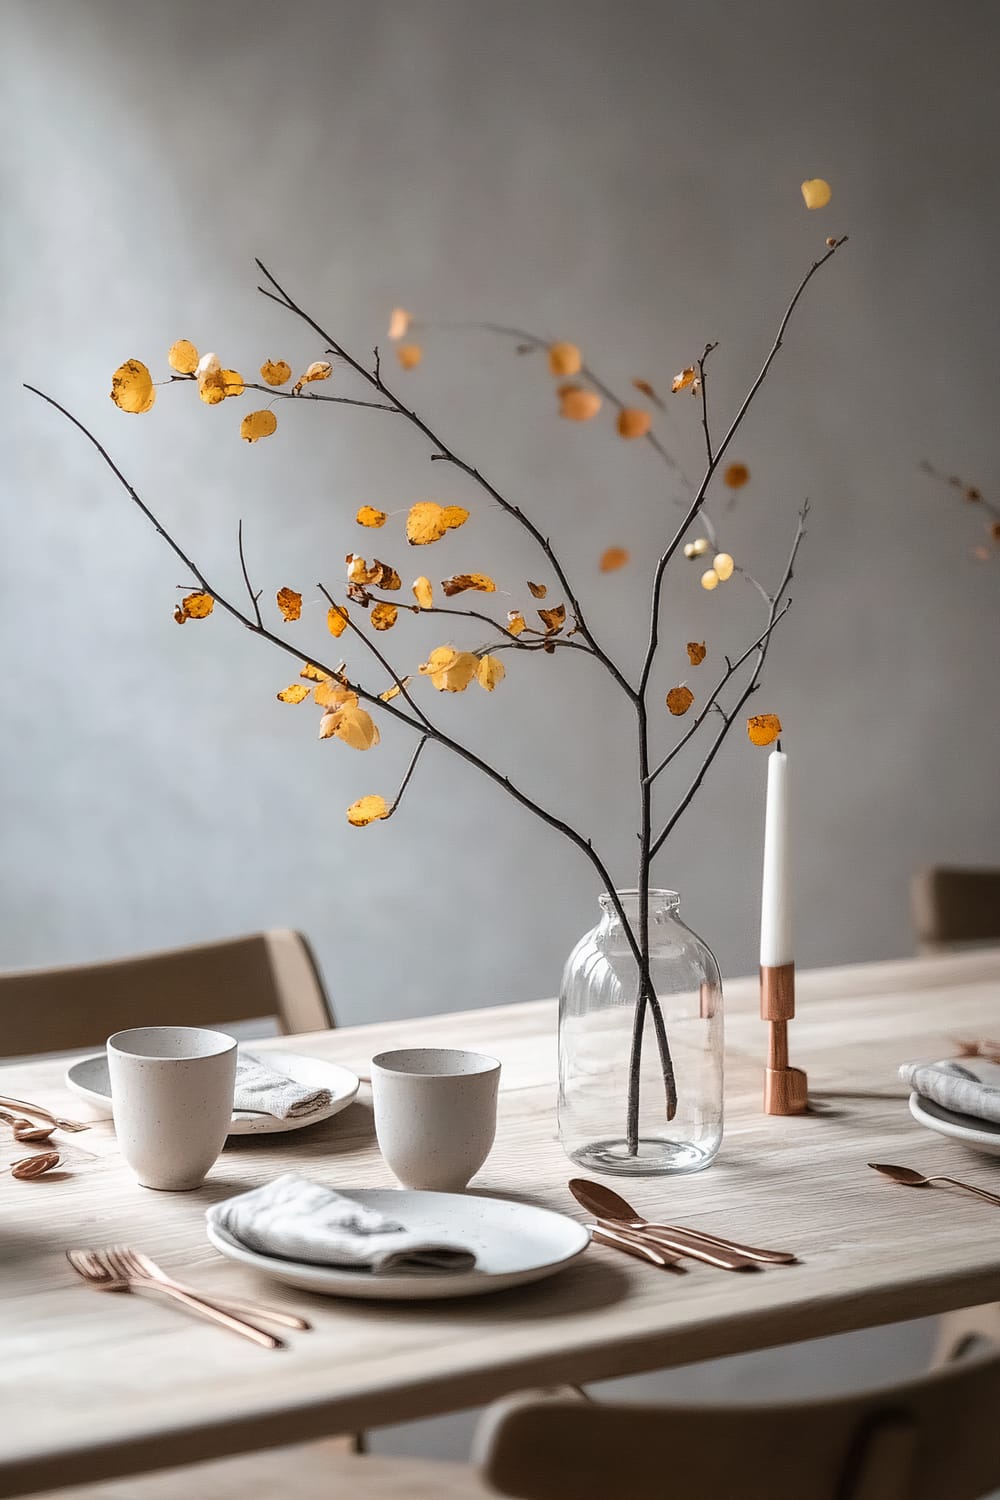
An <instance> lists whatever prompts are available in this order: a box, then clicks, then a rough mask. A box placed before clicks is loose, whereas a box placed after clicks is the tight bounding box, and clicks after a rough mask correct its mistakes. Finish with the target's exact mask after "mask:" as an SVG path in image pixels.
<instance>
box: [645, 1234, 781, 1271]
mask: <svg viewBox="0 0 1000 1500" xmlns="http://www.w3.org/2000/svg"><path fill="white" fill-rule="evenodd" d="M633 1232H634V1233H637V1234H638V1233H640V1232H641V1234H642V1236H643V1238H644V1239H648V1240H651V1241H652V1242H653V1244H654V1245H663V1246H664V1247H665V1248H666V1249H668V1250H673V1251H675V1252H676V1253H677V1254H678V1255H686V1256H689V1257H690V1258H691V1259H692V1260H702V1261H704V1262H705V1264H706V1265H709V1266H717V1267H718V1269H719V1270H720V1271H759V1270H760V1266H759V1265H758V1264H757V1262H756V1261H754V1260H749V1259H748V1258H747V1257H746V1256H745V1255H737V1254H736V1253H735V1252H734V1251H732V1250H723V1249H722V1247H721V1245H710V1244H708V1243H707V1242H706V1241H705V1240H698V1239H695V1237H694V1236H693V1235H687V1234H679V1233H678V1232H677V1231H676V1230H671V1231H665V1230H663V1229H660V1228H659V1227H658V1226H654V1225H651V1224H646V1225H644V1226H643V1228H642V1230H641V1231H639V1230H635V1231H633Z"/></svg>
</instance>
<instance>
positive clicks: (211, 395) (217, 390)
mask: <svg viewBox="0 0 1000 1500" xmlns="http://www.w3.org/2000/svg"><path fill="white" fill-rule="evenodd" d="M194 373H195V375H196V376H197V377H198V395H199V396H200V397H201V399H202V400H203V401H204V403H205V405H206V406H218V404H219V402H220V401H225V399H226V381H225V377H224V376H223V373H222V365H221V364H220V363H219V356H218V355H217V354H212V353H208V354H203V355H202V356H201V359H200V360H199V361H198V364H197V367H196V369H195V372H194Z"/></svg>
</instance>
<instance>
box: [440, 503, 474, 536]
mask: <svg viewBox="0 0 1000 1500" xmlns="http://www.w3.org/2000/svg"><path fill="white" fill-rule="evenodd" d="M468 519H469V512H468V511H467V510H465V509H464V507H463V506H461V505H446V506H445V508H444V510H443V511H442V512H441V521H442V524H443V525H445V526H446V527H447V528H448V530H449V531H454V530H455V528H456V526H464V524H465V522H466V521H467V520H468Z"/></svg>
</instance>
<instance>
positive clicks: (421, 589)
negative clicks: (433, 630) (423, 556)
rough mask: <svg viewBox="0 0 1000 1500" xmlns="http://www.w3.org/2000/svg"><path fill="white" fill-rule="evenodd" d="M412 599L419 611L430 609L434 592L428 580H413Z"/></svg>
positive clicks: (421, 578) (422, 578)
mask: <svg viewBox="0 0 1000 1500" xmlns="http://www.w3.org/2000/svg"><path fill="white" fill-rule="evenodd" d="M413 597H414V599H416V601H417V603H418V604H419V605H420V608H421V609H430V608H431V607H432V606H433V604H434V590H433V589H432V588H431V581H430V579H429V578H424V577H420V578H415V579H414V580H413Z"/></svg>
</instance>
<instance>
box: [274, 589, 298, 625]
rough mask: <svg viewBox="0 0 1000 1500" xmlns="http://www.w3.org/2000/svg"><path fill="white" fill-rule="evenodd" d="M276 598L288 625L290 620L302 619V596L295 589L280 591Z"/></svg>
mask: <svg viewBox="0 0 1000 1500" xmlns="http://www.w3.org/2000/svg"><path fill="white" fill-rule="evenodd" d="M275 597H276V599H277V602H278V608H279V609H280V610H281V614H282V618H283V619H284V621H285V624H286V625H287V624H288V622H289V620H297V619H299V618H300V616H301V614H302V595H301V594H297V593H296V592H295V590H294V589H279V590H278V592H277V594H276V596H275Z"/></svg>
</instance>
